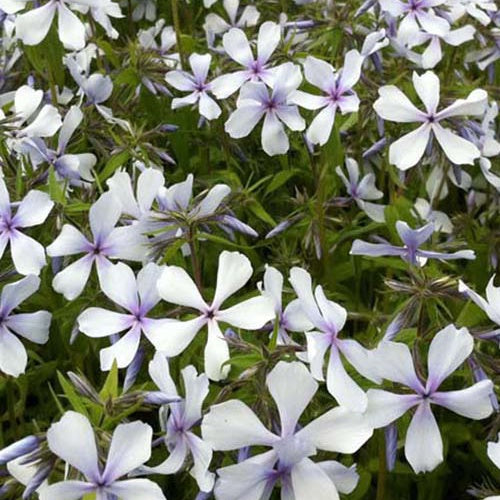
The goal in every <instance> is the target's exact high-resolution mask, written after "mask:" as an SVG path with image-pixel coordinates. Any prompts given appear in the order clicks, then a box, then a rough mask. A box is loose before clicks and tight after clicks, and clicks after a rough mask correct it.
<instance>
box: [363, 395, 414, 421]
mask: <svg viewBox="0 0 500 500" xmlns="http://www.w3.org/2000/svg"><path fill="white" fill-rule="evenodd" d="M366 395H367V397H368V406H367V408H366V412H365V416H366V420H367V422H368V423H369V425H371V426H372V427H374V428H375V429H378V428H379V427H385V426H386V425H389V424H390V423H391V422H394V421H395V420H397V419H398V418H399V417H401V416H402V415H403V414H404V413H406V412H407V411H408V410H409V409H410V408H412V407H413V406H415V405H417V404H418V403H419V402H420V401H421V399H420V397H419V396H417V395H413V394H393V393H392V392H388V391H382V390H380V389H368V392H367V393H366Z"/></svg>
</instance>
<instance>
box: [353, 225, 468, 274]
mask: <svg viewBox="0 0 500 500" xmlns="http://www.w3.org/2000/svg"><path fill="white" fill-rule="evenodd" d="M396 231H397V232H398V235H399V237H400V238H401V240H402V241H403V243H404V246H402V247H398V246H395V245H391V244H390V243H389V242H385V241H384V240H382V241H384V242H383V243H368V242H367V241H362V240H354V242H353V244H352V247H351V251H350V254H351V255H366V256H369V257H381V256H385V255H397V256H399V257H401V258H402V259H403V260H405V261H406V262H408V263H410V264H411V265H413V266H416V265H418V266H420V267H422V266H423V265H425V263H426V262H427V259H440V260H456V259H468V260H473V259H475V258H476V256H475V254H474V251H473V250H459V251H458V252H453V253H443V252H433V251H431V250H421V249H420V247H421V246H422V245H423V244H424V243H425V242H426V241H427V240H428V239H429V238H430V237H431V236H432V233H433V232H434V231H435V226H434V223H433V222H429V223H428V224H426V225H425V226H423V227H421V228H418V229H411V228H410V227H409V226H408V224H407V223H406V222H404V221H397V222H396ZM378 239H379V240H381V238H378Z"/></svg>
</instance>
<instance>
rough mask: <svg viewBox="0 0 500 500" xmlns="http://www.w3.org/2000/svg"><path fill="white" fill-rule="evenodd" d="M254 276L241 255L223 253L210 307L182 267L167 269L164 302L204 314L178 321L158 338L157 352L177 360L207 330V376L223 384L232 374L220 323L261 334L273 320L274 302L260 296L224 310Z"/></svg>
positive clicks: (162, 279) (162, 288)
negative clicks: (224, 306) (226, 304)
mask: <svg viewBox="0 0 500 500" xmlns="http://www.w3.org/2000/svg"><path fill="white" fill-rule="evenodd" d="M251 276H252V265H251V264H250V261H249V260H248V258H247V257H245V256H244V255H242V254H240V253H238V252H227V251H224V252H222V253H221V254H220V256H219V268H218V271H217V284H216V288H215V295H214V298H213V300H212V303H211V304H207V303H206V302H205V301H204V300H203V298H202V296H201V295H200V292H199V291H198V288H197V287H196V285H195V284H194V282H193V280H192V279H191V278H190V276H189V275H188V274H187V272H186V271H185V270H184V269H182V268H181V267H177V266H167V267H166V268H165V270H164V271H163V274H162V275H161V277H160V279H159V280H158V291H159V293H160V296H161V298H162V299H164V300H166V301H167V302H170V303H172V304H178V305H181V306H185V307H190V308H193V309H196V310H197V311H199V312H200V313H201V314H200V315H199V316H197V317H196V318H194V319H190V320H188V321H180V320H175V321H173V322H172V323H169V325H168V328H166V329H165V330H164V332H162V334H161V335H160V334H158V340H159V341H160V343H159V344H157V349H158V350H159V351H162V352H164V353H165V354H166V355H167V356H169V357H171V356H177V355H179V354H180V353H181V352H183V351H184V350H185V349H186V348H187V346H188V345H189V344H190V343H191V342H192V340H193V339H194V337H195V336H196V334H197V333H198V332H199V331H200V330H201V329H202V328H203V327H204V326H205V325H207V327H208V339H207V343H206V346H205V372H206V374H207V375H208V377H209V378H210V379H211V380H221V379H223V378H225V377H226V376H227V374H228V372H229V366H224V367H223V366H222V365H223V364H224V363H225V362H226V361H227V360H228V359H229V347H228V345H227V342H226V340H225V339H224V335H223V334H222V332H221V329H220V326H219V323H220V322H222V323H227V324H229V325H231V326H235V327H237V328H243V329H245V330H258V329H259V328H262V327H263V326H264V325H265V324H266V323H267V322H268V321H270V320H271V319H272V318H274V310H273V306H272V302H271V301H270V300H269V298H268V297H264V296H257V297H253V298H251V299H248V300H244V301H243V302H240V303H238V304H236V305H234V306H232V307H229V308H227V309H222V304H223V303H224V302H225V301H226V300H227V299H228V298H229V297H230V296H231V295H233V294H234V293H235V292H237V291H238V290H239V289H240V288H242V287H243V286H245V284H246V283H247V282H248V280H249V279H250V277H251Z"/></svg>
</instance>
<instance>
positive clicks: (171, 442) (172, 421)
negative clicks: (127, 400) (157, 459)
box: [138, 332, 214, 491]
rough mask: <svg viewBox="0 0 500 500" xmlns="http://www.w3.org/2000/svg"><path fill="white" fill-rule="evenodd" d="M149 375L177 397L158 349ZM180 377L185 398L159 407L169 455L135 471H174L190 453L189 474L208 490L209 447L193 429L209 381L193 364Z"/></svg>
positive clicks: (211, 477) (211, 480) (210, 478)
mask: <svg viewBox="0 0 500 500" xmlns="http://www.w3.org/2000/svg"><path fill="white" fill-rule="evenodd" d="M167 334H168V332H167ZM149 375H150V376H151V378H152V379H153V382H154V383H155V384H156V385H157V386H158V387H159V388H160V390H161V392H162V393H164V394H168V395H169V396H170V397H171V398H172V397H179V395H178V392H177V389H176V387H175V383H174V381H173V380H172V377H171V376H170V370H169V367H168V361H167V359H166V358H165V356H164V355H163V353H160V352H157V353H156V354H155V357H154V358H153V360H152V361H151V362H150V363H149ZM182 379H183V381H184V388H185V397H184V399H182V400H181V401H179V402H173V403H171V404H170V405H169V406H168V407H167V406H163V407H162V408H161V409H160V419H161V420H162V423H163V425H162V427H163V430H164V431H165V432H166V434H165V436H164V438H163V439H164V441H165V445H166V446H167V448H168V450H169V452H170V455H169V456H168V458H167V459H166V460H165V461H164V462H162V463H161V464H159V465H155V466H154V467H149V466H144V467H141V468H140V469H139V471H138V472H140V474H175V473H176V472H178V471H179V470H180V469H181V468H182V467H183V465H184V463H185V462H186V458H187V457H188V455H191V456H192V458H193V462H194V465H193V468H192V469H191V471H190V473H191V475H192V476H193V477H194V478H195V479H196V481H197V483H198V487H199V488H200V490H201V491H211V490H212V488H213V485H214V474H213V473H211V472H209V471H208V467H209V466H210V461H211V460H212V448H210V446H209V445H208V444H207V443H205V442H204V441H202V440H201V439H200V438H199V437H198V436H197V435H196V434H194V433H193V431H192V429H193V427H195V426H197V425H198V424H199V422H200V421H201V417H202V415H201V409H202V405H203V401H204V400H205V398H206V397H207V395H208V386H209V381H208V378H207V376H206V375H205V374H204V373H202V374H200V375H198V374H197V373H196V369H195V367H194V366H191V365H190V366H187V367H185V368H183V369H182ZM169 411H170V414H169Z"/></svg>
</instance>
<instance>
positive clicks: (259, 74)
mask: <svg viewBox="0 0 500 500" xmlns="http://www.w3.org/2000/svg"><path fill="white" fill-rule="evenodd" d="M280 40H281V29H280V27H279V25H278V24H276V23H273V22H271V21H267V22H265V23H263V24H262V25H261V26H260V29H259V34H258V37H257V57H254V55H253V54H252V49H251V47H250V43H249V41H248V38H247V36H246V34H245V32H244V31H243V30H241V29H239V28H232V29H230V30H229V31H228V32H227V33H226V34H225V35H224V36H223V38H222V45H223V47H224V50H225V51H226V54H227V55H228V56H229V57H230V58H231V59H233V60H234V61H236V62H237V63H238V64H241V65H242V66H243V67H244V68H245V69H243V70H240V71H235V72H233V73H228V74H226V75H222V76H219V77H217V78H216V79H215V80H214V81H213V82H212V91H213V93H214V95H215V96H216V97H217V98H218V99H225V98H226V97H229V96H230V95H231V94H233V93H234V92H236V91H237V90H238V89H239V88H240V87H241V86H242V85H243V84H244V83H245V82H247V81H252V82H258V81H262V82H264V83H266V84H267V85H270V86H272V85H273V81H274V70H273V69H271V68H270V67H269V60H270V58H271V56H272V55H273V52H274V51H275V50H276V48H277V47H278V44H279V43H280Z"/></svg>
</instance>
